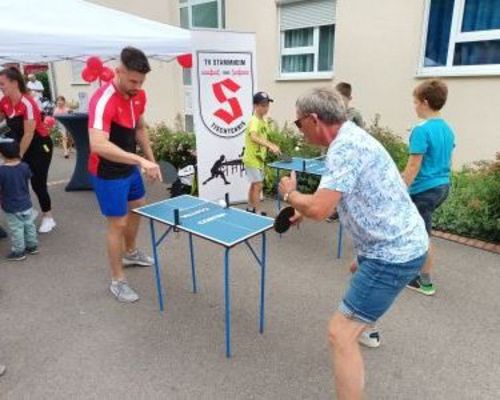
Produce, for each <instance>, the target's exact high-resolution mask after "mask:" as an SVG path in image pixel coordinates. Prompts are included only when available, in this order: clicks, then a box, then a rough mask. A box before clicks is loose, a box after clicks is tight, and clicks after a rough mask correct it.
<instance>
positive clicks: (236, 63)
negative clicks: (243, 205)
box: [193, 31, 256, 202]
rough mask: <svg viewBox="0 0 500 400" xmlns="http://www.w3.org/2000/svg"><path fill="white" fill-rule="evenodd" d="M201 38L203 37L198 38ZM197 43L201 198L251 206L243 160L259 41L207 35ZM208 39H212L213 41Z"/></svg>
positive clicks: (196, 115)
mask: <svg viewBox="0 0 500 400" xmlns="http://www.w3.org/2000/svg"><path fill="white" fill-rule="evenodd" d="M198 33H200V32H198ZM203 34H204V35H203V39H204V40H201V41H198V40H196V39H195V40H194V43H195V46H194V47H195V52H194V54H193V67H194V71H195V74H194V75H195V76H193V115H194V127H195V132H196V149H197V159H198V188H199V193H200V197H203V198H206V199H209V200H218V199H224V197H225V194H226V193H229V198H230V201H231V202H241V201H246V199H247V193H248V187H249V184H248V181H247V179H246V176H245V171H244V167H243V162H242V157H243V150H244V140H245V129H246V125H247V122H248V120H249V119H250V117H251V115H252V95H253V93H254V91H255V87H256V82H255V37H254V35H253V34H248V33H235V32H213V31H211V32H203ZM205 34H207V35H209V36H211V40H210V41H208V40H207V37H206V36H205Z"/></svg>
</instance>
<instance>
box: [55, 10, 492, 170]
mask: <svg viewBox="0 0 500 400" xmlns="http://www.w3.org/2000/svg"><path fill="white" fill-rule="evenodd" d="M93 1H94V2H96V3H99V4H101V5H104V6H107V7H111V8H115V9H118V10H121V11H125V12H128V13H133V14H136V15H140V16H142V17H145V18H149V19H154V20H157V21H159V22H163V23H167V24H172V25H178V26H182V27H185V28H188V29H197V28H200V29H227V30H231V31H244V32H255V33H256V41H257V70H258V71H257V73H258V87H259V90H265V91H268V92H269V93H270V94H271V95H272V97H273V98H274V99H275V102H274V104H273V106H272V108H271V114H272V117H273V118H274V119H275V120H276V121H277V122H278V123H280V124H283V123H285V122H286V121H293V120H294V117H295V112H294V102H295V99H296V98H297V96H299V95H300V94H301V93H302V92H304V91H305V90H307V89H309V88H312V87H316V86H332V85H334V84H335V83H336V82H339V81H347V82H350V83H351V84H352V86H353V104H354V105H355V106H356V107H357V108H358V109H359V110H360V111H361V112H362V114H363V116H364V118H365V120H367V121H370V120H372V119H373V117H374V116H375V114H380V115H381V123H382V125H386V126H388V127H390V128H391V129H392V130H393V131H394V132H395V133H397V134H399V135H400V136H402V137H404V138H407V137H408V130H409V128H410V127H411V126H412V125H413V124H415V123H417V122H418V120H417V117H416V115H415V113H414V111H413V102H412V100H413V99H412V91H413V88H414V87H415V86H416V85H417V84H418V83H419V82H421V81H422V80H423V79H425V78H427V77H440V78H442V79H444V80H445V81H446V83H447V84H448V86H449V99H448V103H447V105H446V106H445V109H444V110H443V115H444V117H445V118H446V119H447V120H448V121H449V122H450V123H451V125H452V126H453V127H454V128H455V131H456V134H457V148H456V153H455V166H457V167H458V166H459V165H461V164H464V163H467V162H471V161H475V160H480V159H492V158H493V157H494V155H495V153H496V152H497V151H500V128H499V125H500V123H499V121H498V120H497V116H496V112H495V111H496V110H497V109H498V108H499V107H500V0H475V1H472V0H416V1H401V0H380V1H376V2H374V1H367V0H254V1H249V0H141V1H139V0H93ZM152 67H153V71H152V73H151V74H150V76H148V80H147V83H146V90H147V91H148V99H149V100H148V111H147V119H148V121H149V122H150V123H158V122H165V123H167V124H168V125H173V124H174V121H175V119H176V117H177V116H180V118H181V119H182V120H183V121H184V122H185V124H186V127H187V128H191V127H192V109H191V101H190V98H191V96H190V94H191V91H192V88H191V71H190V70H183V69H182V68H181V67H180V66H179V65H177V63H175V62H173V63H168V64H167V63H160V62H153V63H152ZM81 68H82V64H81V63H80V64H79V63H77V62H64V63H58V64H56V65H55V68H54V70H55V76H56V90H57V92H58V94H63V95H65V96H66V97H67V98H69V99H77V97H78V93H79V92H82V91H84V92H85V91H86V92H91V91H93V90H94V89H95V87H94V86H91V85H87V84H85V83H84V82H82V81H81V78H80V76H79V74H80V71H81Z"/></svg>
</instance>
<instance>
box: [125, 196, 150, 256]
mask: <svg viewBox="0 0 500 400" xmlns="http://www.w3.org/2000/svg"><path fill="white" fill-rule="evenodd" d="M145 204H146V200H145V199H144V198H142V199H138V200H134V201H130V202H129V203H128V209H129V211H128V215H127V225H126V226H125V231H124V239H125V251H126V252H127V253H132V252H134V251H135V250H137V246H136V238H137V232H139V225H140V222H141V216H140V215H139V214H136V213H134V212H132V210H133V209H134V208H137V207H142V206H143V205H145Z"/></svg>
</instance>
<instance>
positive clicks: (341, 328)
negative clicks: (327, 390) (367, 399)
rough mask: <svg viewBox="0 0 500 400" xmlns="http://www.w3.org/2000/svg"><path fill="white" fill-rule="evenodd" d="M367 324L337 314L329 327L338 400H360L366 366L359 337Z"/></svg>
mask: <svg viewBox="0 0 500 400" xmlns="http://www.w3.org/2000/svg"><path fill="white" fill-rule="evenodd" d="M365 328H366V324H363V323H361V322H359V321H355V320H352V319H349V318H347V317H346V316H344V315H343V314H341V313H340V312H337V313H335V315H334V316H333V318H332V319H331V320H330V324H329V327H328V336H329V342H330V346H331V349H332V356H333V366H334V378H335V390H336V392H337V399H338V400H360V399H361V398H362V396H363V388H364V365H363V358H362V357H361V351H360V349H359V344H358V337H359V335H360V334H361V332H363V330H364V329H365Z"/></svg>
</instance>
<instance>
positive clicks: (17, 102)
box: [0, 67, 56, 233]
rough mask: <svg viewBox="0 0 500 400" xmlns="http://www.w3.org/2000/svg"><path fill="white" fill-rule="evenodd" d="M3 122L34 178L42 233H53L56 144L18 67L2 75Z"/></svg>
mask: <svg viewBox="0 0 500 400" xmlns="http://www.w3.org/2000/svg"><path fill="white" fill-rule="evenodd" d="M0 90H2V92H3V94H4V96H3V97H2V98H1V99H0V120H3V119H5V120H6V122H7V125H8V127H9V128H10V131H9V132H8V133H7V134H6V136H8V137H11V138H13V139H14V140H16V141H18V142H19V144H20V147H21V156H22V157H23V161H25V162H26V163H27V164H28V165H29V166H30V168H31V172H32V174H33V176H32V178H31V186H32V187H33V191H34V192H35V193H36V195H37V197H38V201H39V203H40V208H41V209H42V213H43V215H42V223H41V225H40V229H39V232H40V233H47V232H50V231H51V230H52V229H54V227H55V226H56V223H55V221H54V218H53V217H52V212H51V211H52V207H51V201H50V196H49V192H48V190H47V178H48V172H49V166H50V162H51V160H52V150H53V144H52V139H51V138H50V134H49V128H48V127H47V126H46V125H45V124H44V123H43V122H42V113H41V111H40V108H39V107H38V105H37V103H36V102H35V100H34V99H33V98H32V97H31V96H29V95H27V89H26V83H25V82H24V77H23V75H22V74H21V72H20V71H19V70H18V69H17V68H15V67H9V68H5V69H3V70H1V71H0Z"/></svg>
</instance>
